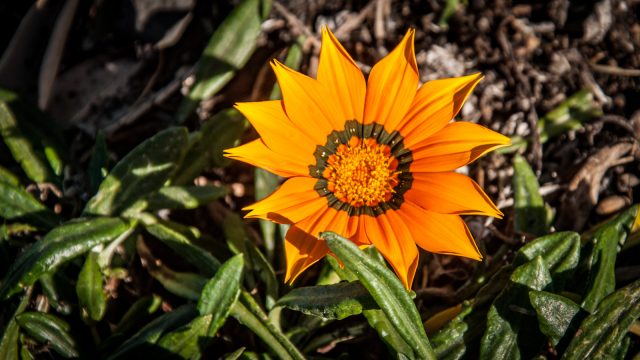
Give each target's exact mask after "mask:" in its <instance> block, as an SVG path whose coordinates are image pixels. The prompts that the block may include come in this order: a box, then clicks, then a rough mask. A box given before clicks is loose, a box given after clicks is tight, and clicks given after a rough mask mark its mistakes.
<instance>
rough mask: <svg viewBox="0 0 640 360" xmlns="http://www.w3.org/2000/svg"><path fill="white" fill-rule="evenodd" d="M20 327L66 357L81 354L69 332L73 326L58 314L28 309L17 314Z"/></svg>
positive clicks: (74, 356) (75, 356)
mask: <svg viewBox="0 0 640 360" xmlns="http://www.w3.org/2000/svg"><path fill="white" fill-rule="evenodd" d="M16 321H17V322H18V324H19V325H20V328H21V329H22V330H23V331H24V332H25V333H27V334H28V335H29V336H31V337H32V338H34V339H35V340H36V341H38V342H40V343H43V344H47V345H49V346H50V347H51V348H53V350H55V351H56V352H57V353H58V354H60V355H61V356H62V357H64V358H67V359H68V358H77V357H79V356H80V353H79V351H78V345H77V344H76V341H75V339H74V338H73V337H72V336H71V334H69V331H70V330H71V327H70V326H69V324H67V323H66V322H65V321H64V320H62V319H60V318H58V317H57V316H54V315H51V314H46V313H42V312H37V311H28V312H24V313H22V314H20V315H17V316H16Z"/></svg>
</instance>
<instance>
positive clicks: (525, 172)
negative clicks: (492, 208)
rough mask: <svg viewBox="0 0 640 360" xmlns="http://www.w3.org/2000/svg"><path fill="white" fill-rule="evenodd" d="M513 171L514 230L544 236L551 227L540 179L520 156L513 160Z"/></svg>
mask: <svg viewBox="0 0 640 360" xmlns="http://www.w3.org/2000/svg"><path fill="white" fill-rule="evenodd" d="M513 170H514V174H513V192H514V198H515V202H514V207H515V224H514V228H515V230H516V231H518V232H522V233H527V234H533V235H536V236H541V235H544V234H546V233H547V232H548V231H549V227H548V225H547V215H546V209H545V206H544V200H542V196H541V195H540V186H539V184H538V179H537V178H536V175H535V174H534V173H533V170H531V167H530V166H529V164H528V163H527V161H526V160H525V159H524V158H523V157H522V156H520V155H518V154H516V156H514V158H513Z"/></svg>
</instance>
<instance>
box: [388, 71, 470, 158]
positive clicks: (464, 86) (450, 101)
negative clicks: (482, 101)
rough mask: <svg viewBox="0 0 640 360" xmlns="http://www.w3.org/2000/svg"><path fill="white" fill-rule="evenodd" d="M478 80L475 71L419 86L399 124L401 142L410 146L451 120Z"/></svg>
mask: <svg viewBox="0 0 640 360" xmlns="http://www.w3.org/2000/svg"><path fill="white" fill-rule="evenodd" d="M480 80H482V74H480V73H477V74H473V75H468V76H462V77H456V78H450V79H439V80H432V81H428V82H426V83H425V84H424V85H422V87H421V88H420V89H419V90H418V93H417V94H416V96H415V98H413V103H412V104H411V109H410V110H409V112H408V113H407V114H406V115H405V116H404V119H402V123H401V124H400V125H399V128H400V133H401V134H402V135H403V136H404V137H405V139H404V145H405V146H406V147H412V146H413V145H414V144H416V143H418V142H420V141H422V140H424V139H426V138H428V137H429V136H431V135H432V134H434V133H435V132H437V131H438V130H440V129H442V128H443V127H444V126H445V125H447V124H448V123H449V122H450V121H451V120H453V118H454V117H455V116H456V115H457V114H458V112H459V111H460V109H461V108H462V105H464V102H465V101H466V100H467V97H469V95H470V94H471V91H472V90H473V89H474V88H475V87H476V84H477V83H478V82H479V81H480Z"/></svg>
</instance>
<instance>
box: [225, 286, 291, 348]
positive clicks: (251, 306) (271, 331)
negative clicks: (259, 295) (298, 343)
mask: <svg viewBox="0 0 640 360" xmlns="http://www.w3.org/2000/svg"><path fill="white" fill-rule="evenodd" d="M231 316H233V317H234V318H235V319H236V320H238V322H240V323H241V324H242V325H244V326H246V327H248V328H249V329H250V330H251V331H252V332H253V333H254V334H256V335H257V336H258V337H259V338H260V339H262V341H263V342H264V343H265V344H266V345H267V346H269V348H270V349H271V350H272V351H273V352H274V353H275V354H276V355H277V356H278V357H279V358H280V359H285V360H286V359H299V360H303V359H304V356H303V355H302V354H301V353H300V351H299V350H298V349H297V348H296V347H295V345H293V344H292V343H291V341H290V340H289V339H288V338H287V337H286V336H285V335H284V334H283V333H282V331H280V330H279V329H278V328H277V327H276V326H275V325H274V324H272V323H271V321H270V320H269V318H268V317H267V314H265V313H264V311H263V310H262V309H261V308H260V306H259V305H258V304H257V303H256V301H255V300H254V299H253V298H252V297H251V295H250V294H249V293H247V292H246V291H242V292H241V293H240V298H239V300H238V301H237V302H236V303H235V304H234V305H233V307H232V308H231Z"/></svg>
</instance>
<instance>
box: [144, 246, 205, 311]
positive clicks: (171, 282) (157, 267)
mask: <svg viewBox="0 0 640 360" xmlns="http://www.w3.org/2000/svg"><path fill="white" fill-rule="evenodd" d="M136 247H137V249H138V255H140V258H141V259H142V260H143V261H144V262H145V263H146V267H147V270H148V271H149V274H150V275H151V276H152V277H153V278H154V279H156V280H158V282H160V284H162V286H164V288H165V289H167V290H168V291H169V292H171V293H173V294H175V295H178V296H181V297H183V298H185V299H189V300H197V299H198V298H199V297H200V290H201V289H202V287H203V286H204V284H205V283H206V282H207V279H206V278H204V277H202V276H201V275H198V274H194V273H190V272H179V271H174V270H172V269H171V268H169V267H168V266H166V265H164V263H163V262H162V261H156V258H155V257H154V256H153V254H152V253H151V250H149V248H148V247H147V245H146V244H145V243H144V241H143V240H142V238H139V239H138V241H137V243H136Z"/></svg>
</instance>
